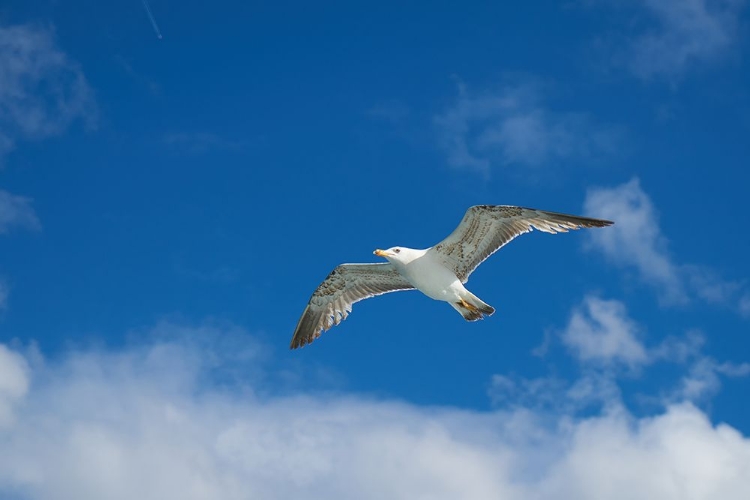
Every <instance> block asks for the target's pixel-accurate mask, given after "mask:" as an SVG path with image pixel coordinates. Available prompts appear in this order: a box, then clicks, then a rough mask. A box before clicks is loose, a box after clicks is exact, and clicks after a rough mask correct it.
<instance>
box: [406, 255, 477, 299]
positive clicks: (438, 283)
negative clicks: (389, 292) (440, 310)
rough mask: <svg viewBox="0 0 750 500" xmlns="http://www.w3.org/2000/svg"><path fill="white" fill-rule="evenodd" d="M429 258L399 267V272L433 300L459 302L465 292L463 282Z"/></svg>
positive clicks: (424, 257)
mask: <svg viewBox="0 0 750 500" xmlns="http://www.w3.org/2000/svg"><path fill="white" fill-rule="evenodd" d="M429 257H430V256H429V255H425V256H423V257H421V258H418V259H415V260H413V261H411V262H410V263H408V264H406V265H404V266H399V267H401V269H399V271H400V272H401V274H402V275H403V276H404V277H405V278H406V279H407V280H409V282H410V283H411V284H412V285H414V287H415V288H416V289H417V290H419V291H420V292H422V293H423V294H425V295H427V296H428V297H430V298H431V299H435V300H442V301H445V302H457V301H458V300H459V298H460V294H461V292H462V291H464V290H465V288H464V285H463V284H462V283H461V280H459V279H458V278H457V277H456V275H455V274H454V273H453V271H451V270H450V269H448V268H446V267H444V266H443V265H442V264H441V263H440V262H438V261H435V260H432V259H430V258H429Z"/></svg>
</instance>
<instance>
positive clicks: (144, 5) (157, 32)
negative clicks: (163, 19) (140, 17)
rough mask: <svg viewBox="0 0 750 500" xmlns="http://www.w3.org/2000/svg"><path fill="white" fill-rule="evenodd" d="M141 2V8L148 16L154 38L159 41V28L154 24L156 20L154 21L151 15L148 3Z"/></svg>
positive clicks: (144, 0)
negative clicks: (154, 34)
mask: <svg viewBox="0 0 750 500" xmlns="http://www.w3.org/2000/svg"><path fill="white" fill-rule="evenodd" d="M142 1H143V8H144V9H146V14H148V19H149V21H151V26H153V27H154V33H156V38H158V39H159V40H161V38H162V36H161V31H159V26H158V25H157V24H156V19H154V15H153V14H152V13H151V8H150V7H149V6H148V2H147V1H146V0H142Z"/></svg>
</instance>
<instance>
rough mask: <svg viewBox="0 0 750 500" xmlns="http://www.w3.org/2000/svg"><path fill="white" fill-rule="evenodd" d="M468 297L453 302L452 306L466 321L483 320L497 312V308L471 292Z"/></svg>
mask: <svg viewBox="0 0 750 500" xmlns="http://www.w3.org/2000/svg"><path fill="white" fill-rule="evenodd" d="M467 293H468V295H467V296H466V297H464V298H462V299H459V301H458V302H453V303H451V305H452V306H453V309H455V310H456V311H458V312H459V313H460V314H461V316H463V317H464V319H465V320H466V321H476V320H478V319H482V318H484V317H485V316H490V315H492V313H494V312H495V308H494V307H492V306H491V305H489V304H486V303H485V302H482V300H481V299H480V298H479V297H477V296H476V295H474V294H473V293H471V292H467Z"/></svg>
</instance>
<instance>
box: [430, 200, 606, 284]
mask: <svg viewBox="0 0 750 500" xmlns="http://www.w3.org/2000/svg"><path fill="white" fill-rule="evenodd" d="M612 224H613V222H611V221H608V220H601V219H590V218H588V217H578V216H575V215H567V214H560V213H556V212H545V211H543V210H536V209H533V208H523V207H514V206H510V205H477V206H474V207H471V208H469V209H468V210H467V211H466V214H465V215H464V218H463V220H461V224H459V225H458V227H457V228H456V229H455V230H454V231H453V232H452V233H451V234H450V236H448V237H447V238H446V239H444V240H443V241H441V242H440V243H438V244H437V245H435V246H434V247H432V248H431V249H430V250H429V251H430V252H434V253H436V254H438V255H439V256H440V257H441V258H442V260H443V262H444V263H445V265H446V266H448V267H450V268H451V269H453V270H454V271H455V273H456V276H457V277H458V278H459V279H460V280H461V282H463V283H466V281H468V279H469V275H470V274H471V273H472V272H473V271H474V269H476V268H477V266H478V265H479V264H481V263H482V262H484V260H485V259H486V258H487V257H489V256H490V255H492V254H493V253H495V252H496V251H498V250H499V249H500V248H501V247H502V246H503V245H505V244H506V243H508V242H509V241H511V240H512V239H513V238H515V237H516V236H519V235H521V234H523V233H528V232H529V231H531V230H532V229H538V230H539V231H544V232H545V233H565V232H567V231H568V230H569V229H579V228H582V227H604V226H610V225H612Z"/></svg>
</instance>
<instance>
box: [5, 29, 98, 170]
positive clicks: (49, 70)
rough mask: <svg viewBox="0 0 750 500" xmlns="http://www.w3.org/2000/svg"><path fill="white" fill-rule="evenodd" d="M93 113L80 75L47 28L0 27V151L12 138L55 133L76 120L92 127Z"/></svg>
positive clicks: (77, 68)
mask: <svg viewBox="0 0 750 500" xmlns="http://www.w3.org/2000/svg"><path fill="white" fill-rule="evenodd" d="M96 116H97V111H96V106H95V104H94V99H93V95H92V91H91V88H90V87H89V85H88V83H87V82H86V78H85V77H84V75H83V73H82V72H81V70H80V68H79V67H78V64H76V63H75V62H74V61H72V60H71V59H70V58H69V57H68V56H67V55H66V54H65V53H64V52H63V51H61V50H60V49H59V48H58V47H57V45H56V43H55V40H54V36H53V33H52V32H51V30H49V29H46V28H42V27H38V26H32V25H17V26H0V154H1V153H3V152H5V153H7V152H8V151H10V150H11V149H12V148H13V143H14V139H18V138H20V139H27V140H30V139H43V138H45V137H49V136H54V135H58V134H60V133H62V132H63V131H64V130H65V129H66V128H68V126H69V125H70V124H71V123H72V122H73V121H75V120H77V119H81V120H83V121H84V122H85V123H86V124H87V125H88V126H93V125H94V124H95V122H96ZM0 158H2V156H0Z"/></svg>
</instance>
